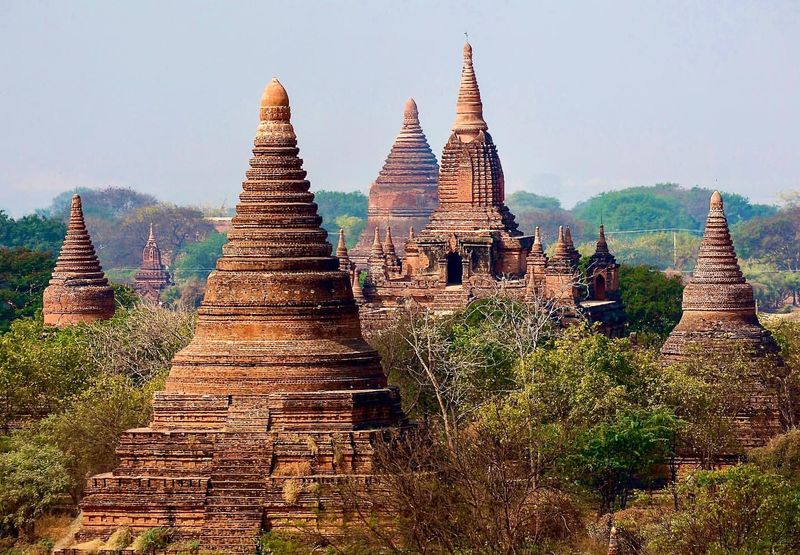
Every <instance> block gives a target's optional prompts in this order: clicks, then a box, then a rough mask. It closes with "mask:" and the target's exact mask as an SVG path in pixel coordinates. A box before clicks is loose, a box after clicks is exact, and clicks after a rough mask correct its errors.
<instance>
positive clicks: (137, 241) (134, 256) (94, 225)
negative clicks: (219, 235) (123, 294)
mask: <svg viewBox="0 0 800 555" xmlns="http://www.w3.org/2000/svg"><path fill="white" fill-rule="evenodd" d="M151 223H152V224H153V229H154V232H155V235H156V240H157V241H158V246H159V248H160V249H161V254H162V258H163V260H164V263H165V264H167V265H169V263H170V261H172V260H175V258H176V257H177V255H178V254H179V253H180V252H181V251H182V250H183V248H184V247H186V246H188V245H189V244H191V243H195V242H197V241H201V240H203V239H205V238H206V237H207V236H208V235H209V234H211V233H214V226H213V225H212V224H211V223H210V222H208V221H207V220H206V219H205V218H204V217H203V213H202V212H201V211H200V210H197V209H196V208H187V207H181V206H175V205H171V204H165V203H161V204H156V205H149V206H143V207H140V208H136V209H134V210H132V211H130V212H126V213H124V214H123V215H121V216H120V217H119V218H118V219H115V220H106V219H95V218H88V217H87V224H86V225H87V227H88V228H89V230H90V232H91V234H92V241H93V243H94V246H95V248H96V249H97V254H98V256H99V257H100V261H101V262H102V263H103V266H104V267H106V268H107V269H118V268H138V267H139V266H140V265H141V263H142V248H143V247H144V245H145V243H146V242H147V237H148V235H149V230H150V224H151Z"/></svg>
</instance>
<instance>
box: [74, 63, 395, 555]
mask: <svg viewBox="0 0 800 555" xmlns="http://www.w3.org/2000/svg"><path fill="white" fill-rule="evenodd" d="M290 114H291V110H290V108H289V98H288V95H287V94H286V91H285V90H284V88H283V86H281V84H280V83H279V82H278V81H277V80H276V79H273V80H272V81H271V82H270V83H269V85H268V86H267V87H266V89H265V91H264V94H263V97H262V99H261V108H260V123H259V126H258V130H257V132H256V137H255V141H254V148H253V157H252V158H251V159H250V167H249V169H248V170H247V173H246V176H247V177H246V180H245V181H244V183H243V190H242V193H241V194H240V196H239V199H240V202H239V204H238V205H237V207H236V216H235V217H234V218H233V221H232V228H231V229H230V231H229V232H228V242H227V244H226V245H225V246H224V248H223V255H222V257H221V258H219V259H218V261H217V266H216V270H215V271H214V272H212V273H211V275H210V276H209V278H208V285H207V287H206V293H205V298H204V299H203V303H202V306H201V307H200V309H199V311H198V322H197V327H196V332H195V335H194V339H193V340H192V342H191V343H190V344H189V345H188V346H187V347H186V348H185V349H183V350H182V351H181V352H179V353H178V354H177V355H176V356H175V358H174V360H173V362H172V368H171V370H170V373H169V377H168V379H167V383H166V389H165V391H163V392H161V393H158V394H157V395H156V397H155V401H154V411H153V419H152V421H151V423H150V426H149V427H147V428H143V429H134V430H129V431H127V432H126V433H125V434H124V435H123V437H122V439H121V442H120V446H119V449H118V454H119V457H120V464H119V466H118V467H117V468H116V469H115V470H114V471H113V472H111V473H108V474H103V475H99V476H95V477H93V478H91V479H90V480H89V485H88V489H87V495H86V497H85V498H84V501H83V503H82V508H83V531H82V532H81V534H80V537H81V538H92V537H106V536H108V534H110V533H112V532H113V531H114V530H115V529H116V528H118V527H120V526H128V527H130V528H132V529H133V530H134V531H141V530H144V529H147V528H152V527H156V526H168V527H172V528H174V529H176V530H177V531H178V534H179V535H180V536H182V537H185V538H198V539H200V540H201V541H202V548H203V549H204V550H211V551H217V552H224V553H238V552H241V553H252V552H253V545H254V544H253V541H254V539H255V537H256V535H257V534H258V532H259V531H260V530H262V529H281V528H292V527H293V526H295V525H297V524H308V525H310V526H311V527H312V528H313V527H315V526H317V525H319V526H321V527H322V528H323V529H324V528H325V527H327V526H334V525H335V524H336V523H337V522H338V521H340V520H341V518H342V516H343V511H344V508H343V501H342V499H341V497H340V496H339V495H338V493H337V492H338V490H337V484H340V483H342V481H344V480H347V483H348V484H349V486H348V487H357V488H364V489H368V488H369V487H371V485H370V484H372V483H373V482H374V476H372V475H371V472H372V465H373V454H374V451H373V444H374V443H373V442H374V440H375V438H376V437H377V436H378V435H380V434H383V433H385V432H387V431H389V430H392V429H398V427H401V426H404V425H405V423H406V420H405V418H404V416H403V414H402V411H401V409H400V404H399V395H398V393H397V390H396V389H393V388H390V387H387V385H386V377H385V376H384V374H383V371H382V369H381V365H380V360H379V357H378V354H377V353H376V352H375V351H374V350H373V349H372V348H371V347H370V346H369V345H368V344H367V343H366V342H365V341H364V339H363V337H362V335H361V328H360V325H359V317H358V307H357V305H356V302H355V300H354V299H353V292H352V289H351V284H352V281H351V279H352V278H351V276H350V274H348V272H346V271H342V269H340V263H341V261H340V259H338V258H336V257H335V256H331V254H332V253H331V251H332V248H331V245H330V243H328V241H327V240H326V236H327V234H326V232H325V230H324V229H322V227H321V222H322V219H321V218H320V216H319V215H318V214H317V206H316V204H315V203H314V195H313V194H312V193H311V192H310V191H309V187H310V184H309V182H308V180H306V172H305V171H304V170H303V167H302V160H301V159H300V157H299V156H298V153H299V150H298V148H297V140H296V138H295V133H294V129H293V127H292V124H291V121H290Z"/></svg>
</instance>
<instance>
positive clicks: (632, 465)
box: [569, 409, 678, 512]
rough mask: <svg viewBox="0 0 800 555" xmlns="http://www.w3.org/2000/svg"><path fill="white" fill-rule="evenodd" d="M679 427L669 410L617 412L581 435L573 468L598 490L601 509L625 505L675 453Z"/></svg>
mask: <svg viewBox="0 0 800 555" xmlns="http://www.w3.org/2000/svg"><path fill="white" fill-rule="evenodd" d="M677 430H678V420H677V419H676V418H675V416H674V415H672V414H671V413H670V412H669V411H668V410H666V409H657V410H650V411H632V412H629V413H623V414H619V415H617V416H615V418H614V419H613V420H612V421H610V422H601V423H600V424H599V425H597V426H592V427H590V428H589V429H587V430H586V431H585V432H583V433H582V434H581V435H580V436H578V440H577V452H576V453H575V454H574V455H573V456H572V457H571V458H570V461H569V462H570V467H571V468H570V471H571V472H573V473H575V479H576V480H577V481H578V482H579V483H583V484H585V485H587V486H589V487H591V488H593V489H594V490H596V491H597V492H598V493H599V495H600V499H601V503H600V511H601V512H605V511H608V510H611V509H612V508H613V507H615V506H619V507H621V508H625V506H626V505H627V502H628V496H629V495H630V493H631V491H632V490H633V488H634V487H635V486H637V485H640V484H646V483H648V482H649V481H652V480H653V479H654V476H653V475H652V474H651V473H652V471H653V468H654V467H655V466H656V465H659V464H662V465H663V464H664V463H666V462H667V461H668V459H669V457H670V456H672V455H673V451H672V449H673V446H674V443H675V441H674V437H675V435H676V433H677Z"/></svg>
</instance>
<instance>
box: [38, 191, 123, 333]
mask: <svg viewBox="0 0 800 555" xmlns="http://www.w3.org/2000/svg"><path fill="white" fill-rule="evenodd" d="M43 303H44V307H43V314H44V323H45V324H46V325H50V326H58V327H63V326H69V325H72V324H77V323H78V322H92V321H94V320H106V319H108V318H111V317H112V316H113V315H114V291H113V290H112V289H111V287H110V286H109V285H108V280H107V279H106V277H105V274H104V273H103V269H102V268H101V266H100V262H99V261H98V259H97V255H96V253H95V250H94V245H92V239H91V237H90V236H89V232H88V231H87V229H86V222H85V221H84V218H83V206H82V205H81V197H80V196H78V195H73V196H72V204H71V206H70V215H69V222H68V224H67V234H66V236H65V237H64V243H63V245H62V246H61V252H60V253H59V255H58V260H57V261H56V266H55V268H54V269H53V275H52V277H51V279H50V285H48V286H47V288H46V289H45V290H44V301H43Z"/></svg>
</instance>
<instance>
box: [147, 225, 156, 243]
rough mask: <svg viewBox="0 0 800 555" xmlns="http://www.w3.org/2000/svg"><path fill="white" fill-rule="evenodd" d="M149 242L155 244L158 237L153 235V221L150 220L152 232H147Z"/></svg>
mask: <svg viewBox="0 0 800 555" xmlns="http://www.w3.org/2000/svg"><path fill="white" fill-rule="evenodd" d="M147 242H148V243H153V244H155V242H156V238H155V235H153V222H150V232H149V233H148V234H147Z"/></svg>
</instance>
